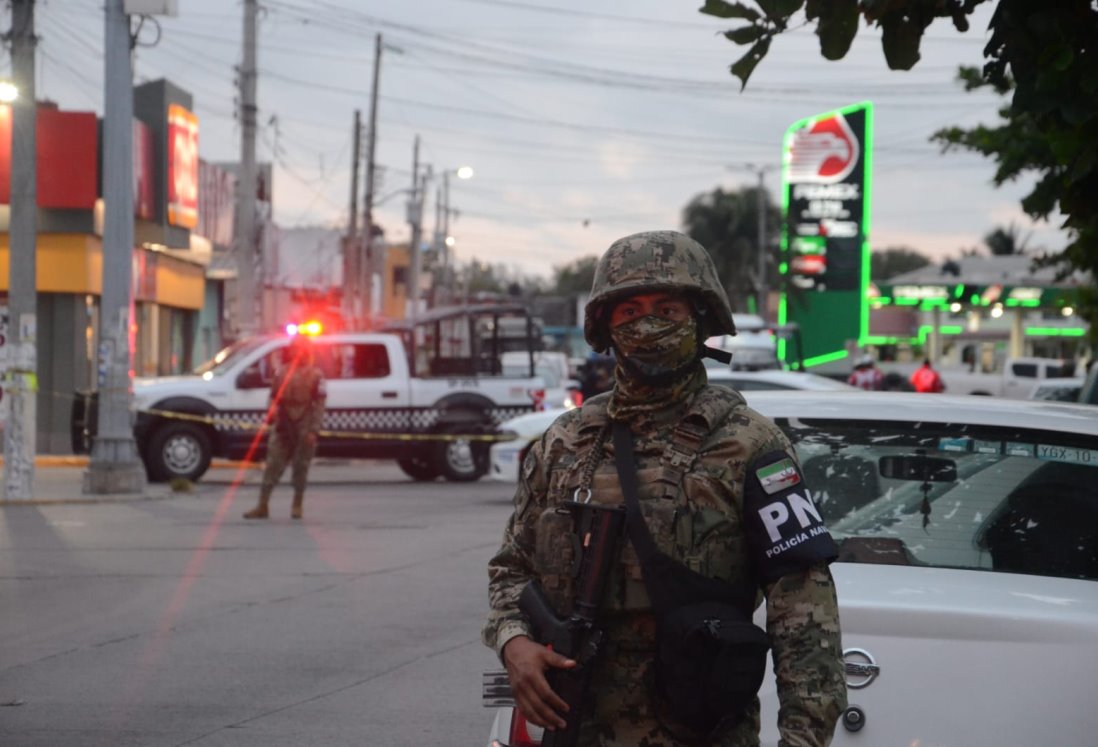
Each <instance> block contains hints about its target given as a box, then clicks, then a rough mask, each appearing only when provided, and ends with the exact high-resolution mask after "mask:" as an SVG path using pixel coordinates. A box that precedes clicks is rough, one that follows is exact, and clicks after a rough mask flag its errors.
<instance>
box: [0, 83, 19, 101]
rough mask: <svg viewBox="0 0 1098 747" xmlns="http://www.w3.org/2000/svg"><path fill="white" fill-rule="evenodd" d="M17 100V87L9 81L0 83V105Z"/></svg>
mask: <svg viewBox="0 0 1098 747" xmlns="http://www.w3.org/2000/svg"><path fill="white" fill-rule="evenodd" d="M17 98H19V87H18V86H16V85H15V84H14V83H12V82H11V81H10V80H4V81H0V104H10V103H12V102H14V101H15V100H16V99H17Z"/></svg>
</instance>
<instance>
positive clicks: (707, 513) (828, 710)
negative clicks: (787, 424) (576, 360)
mask: <svg viewBox="0 0 1098 747" xmlns="http://www.w3.org/2000/svg"><path fill="white" fill-rule="evenodd" d="M584 333H585V336H586V339H587V341H588V343H590V344H591V346H592V348H594V349H595V350H597V351H603V350H606V349H608V348H610V347H613V348H614V350H615V352H616V354H617V361H618V363H617V369H616V372H615V374H616V382H615V384H614V388H613V390H612V391H611V392H608V393H605V394H602V395H599V396H597V397H594V398H592V399H590V400H586V401H585V402H584V403H583V406H582V408H580V409H576V410H571V411H569V412H567V413H565V414H564V415H562V416H561V417H560V418H558V419H557V421H556V422H555V423H554V424H553V425H552V426H551V427H550V428H549V430H548V431H547V432H546V434H545V435H544V436H543V437H542V438H541V440H540V441H538V442H537V443H536V444H535V445H534V447H533V448H531V449H530V453H529V456H528V457H527V458H526V460H525V462H524V464H523V465H522V471H521V476H520V481H519V488H518V491H517V493H516V496H515V510H514V513H513V514H512V515H511V518H510V520H509V521H508V523H507V526H506V529H505V532H504V538H503V544H502V547H501V548H500V550H499V552H498V553H497V554H496V555H495V557H493V558H492V560H491V561H490V562H489V567H488V572H489V596H490V605H491V611H490V614H489V617H488V621H487V623H486V624H485V626H484V631H483V639H484V643H485V644H486V645H487V646H489V647H491V648H493V649H495V651H496V652H497V654H498V655H499V656H500V658H501V659H502V660H503V662H504V664H505V665H506V667H507V671H508V675H509V678H510V680H511V687H512V691H513V693H514V695H515V700H516V703H517V704H518V706H519V708H520V710H521V711H522V712H523V713H524V715H525V716H526V717H527V718H528V719H529V720H530V721H531V722H533V723H535V724H537V725H540V726H546V727H549V728H554V727H555V728H561V727H563V726H564V723H565V722H564V720H563V718H562V714H561V710H562V708H563V705H564V704H563V701H561V700H560V698H558V697H557V696H556V694H555V693H553V692H552V690H551V689H550V687H549V685H548V683H547V682H546V679H545V676H544V672H545V671H546V670H547V669H548V668H549V667H571V666H574V662H571V661H570V660H567V659H565V658H564V657H562V656H560V655H558V654H555V653H553V652H552V651H550V650H548V649H547V648H545V647H544V646H541V645H540V644H537V643H536V642H534V641H533V636H532V633H531V627H530V625H529V622H528V620H527V619H526V618H525V617H524V616H523V614H522V613H521V612H520V611H519V609H518V598H519V595H520V593H521V591H522V589H523V587H524V586H525V585H526V584H527V583H528V582H529V581H530V580H532V579H537V580H539V581H540V582H541V585H542V587H543V588H544V589H545V591H546V593H547V595H548V596H549V597H550V599H551V600H552V602H553V605H554V607H555V609H556V611H557V613H558V614H559V615H566V614H568V611H569V610H570V608H571V607H570V605H571V595H572V593H573V585H574V581H575V579H574V578H573V577H572V568H573V562H574V560H575V553H576V548H575V547H574V546H573V537H574V535H573V534H571V533H572V526H571V517H570V516H569V515H568V513H567V512H558V511H556V510H554V509H555V508H556V507H557V506H558V505H559V504H560V503H561V502H562V501H565V500H568V499H570V498H571V497H572V496H573V494H574V493H575V491H576V490H577V488H580V489H583V488H588V487H589V488H590V489H591V490H592V497H591V501H592V502H595V503H607V504H620V503H622V501H623V499H622V495H621V491H620V487H619V481H618V475H617V471H616V468H615V462H614V457H613V443H612V441H611V440H610V439H607V438H606V437H605V433H606V430H607V426H608V423H609V421H611V420H624V421H625V422H627V423H628V424H629V426H630V429H631V431H632V433H633V437H634V449H635V452H636V456H635V458H636V468H637V472H638V478H639V479H638V482H639V484H640V502H641V508H642V512H643V514H644V516H645V519H646V522H647V524H648V526H649V528H650V530H651V532H652V535H653V537H654V538H655V541H656V543H657V544H658V546H659V549H660V551H661V552H663V553H666V554H668V555H670V556H672V557H674V558H676V559H678V560H680V561H682V562H683V563H685V564H686V565H687V566H688V567H690V568H691V569H693V570H694V571H697V572H699V573H702V574H706V575H709V576H712V577H717V578H721V579H724V580H726V581H729V582H732V583H743V582H748V581H750V580H757V578H758V577H757V576H752V575H749V573H750V572H751V571H750V569H752V568H756V567H757V566H756V561H757V558H759V557H760V555H759V553H758V551H757V548H756V545H757V544H758V542H755V541H753V539H752V537H751V536H750V534H749V532H748V531H747V529H746V525H747V523H748V522H747V519H748V517H747V516H745V511H744V505H745V492H749V491H745V484H746V483H747V480H748V477H749V476H752V475H759V479H762V474H763V473H762V472H761V471H756V470H755V468H754V463H755V461H756V460H757V459H758V458H759V457H761V456H763V455H768V454H770V455H772V454H774V453H775V452H779V456H780V457H788V458H789V459H791V460H792V461H793V463H794V464H795V456H794V455H793V451H792V448H791V445H790V443H789V441H788V440H787V439H786V437H785V435H784V434H783V433H782V432H781V431H780V430H779V429H778V428H777V426H775V425H774V424H773V423H772V422H771V421H769V420H768V419H766V418H765V417H763V416H762V415H760V414H759V413H757V412H755V411H753V410H751V409H750V408H748V407H747V406H746V404H745V403H744V400H743V398H742V397H741V396H740V395H739V394H738V393H737V392H735V391H733V390H731V389H728V388H725V387H716V386H708V385H707V381H706V375H705V367H704V365H703V364H702V361H701V355H702V350H703V343H704V340H705V339H706V338H707V337H708V336H711V335H718V334H734V333H735V328H734V325H733V322H732V315H731V308H730V306H729V303H728V299H727V296H726V295H725V292H724V289H723V288H722V286H721V284H720V282H719V280H718V278H717V275H716V270H715V268H714V266H713V263H712V261H711V259H710V257H709V255H708V253H707V252H706V250H705V249H704V248H703V247H702V246H701V245H699V244H698V243H696V242H695V241H693V240H692V239H690V238H689V237H687V236H684V235H682V234H680V233H677V232H673V231H655V232H648V233H640V234H635V235H632V236H627V237H625V238H623V239H620V240H618V241H616V242H615V243H614V244H613V245H612V246H611V247H610V248H609V250H608V251H607V252H606V254H605V255H604V256H603V257H602V259H601V260H600V262H599V264H598V268H597V270H596V273H595V280H594V285H593V288H592V294H591V299H590V301H589V303H588V304H587V307H586V313H585V320H584ZM688 416H689V417H688ZM669 442H672V447H669V446H668V443H669ZM676 443H677V444H678V447H675V446H674V444H676ZM676 452H678V454H679V456H680V458H676V457H675V453H676ZM782 452H784V453H782ZM669 454H670V455H671V458H670V459H669V458H668V455H669ZM798 474H799V473H798ZM767 479H768V480H769V479H772V478H767ZM754 485H756V486H759V485H763V486H764V489H765V490H766V492H770V489H769V488H766V487H765V485H766V482H760V481H759V480H756V481H755V482H754ZM756 491H757V488H756ZM821 528H822V527H821ZM825 533H826V532H825ZM828 540H829V541H830V538H829V537H828ZM770 551H771V552H774V549H773V548H771V550H770ZM779 573H781V574H783V575H781V576H780V577H776V578H775V577H774V574H771V580H768V581H766V582H758V583H757V584H752V585H753V586H754V588H758V587H759V586H761V587H762V588H761V591H762V592H763V593H765V597H766V629H767V633H768V635H769V638H770V641H771V649H772V656H773V669H774V671H775V673H776V679H777V686H778V696H779V699H780V703H781V707H780V712H779V715H778V727H779V730H780V732H781V741H780V742H779V744H780V745H781V747H824V745H827V744H828V743H829V742H830V741H831V737H832V734H833V732H834V728H835V724H836V721H837V719H838V717H839V715H840V714H841V712H842V710H843V709H844V708H845V706H846V684H845V681H844V673H843V662H842V647H841V641H840V635H839V615H838V605H837V600H836V594H835V587H834V584H833V581H832V577H831V574H830V572H829V570H828V567H827V562H826V561H820V562H812V563H810V564H807V565H804V566H803V567H792V568H790V567H789V566H788V565H787V566H785V567H783V568H781V570H779ZM608 587H609V590H608V592H607V598H606V599H605V601H604V603H603V607H602V609H601V611H600V623H601V624H603V625H604V626H605V628H606V630H607V633H608V635H607V639H608V641H609V643H608V644H607V646H606V650H605V655H604V656H603V658H602V659H601V660H599V661H598V662H597V664H596V668H595V672H594V681H593V686H592V688H591V701H592V702H591V703H590V704H589V711H587V712H585V715H584V718H583V722H582V723H583V726H582V730H581V736H580V744H582V745H584V746H585V747H595V746H597V747H637V746H638V745H643V746H644V747H681V746H684V745H686V744H691V745H698V744H704V745H711V746H714V747H716V746H718V745H719V746H720V747H749V746H751V745H758V744H759V736H758V735H759V728H760V723H759V705H758V699H757V698H756V699H755V701H754V704H753V705H752V706H751V707H749V708H748V710H747V712H746V715H745V716H744V717H743V718H740V719H739V720H738V721H736V722H734V723H733V724H725V725H724V728H723V729H718V730H717V731H716V732H715V733H713V734H708V735H697V734H693V735H691V734H690V733H689V730H686V729H685V728H684V727H680V726H678V725H676V724H675V723H674V721H673V719H671V718H670V717H669V716H668V714H667V713H666V712H665V709H664V708H662V707H661V703H660V698H659V696H658V695H657V694H656V692H655V688H654V683H653V656H654V652H655V649H656V645H655V619H654V616H653V614H652V611H651V605H650V602H649V598H648V593H647V591H646V588H645V585H644V582H643V580H642V577H641V568H640V565H639V562H638V559H637V555H636V552H635V550H634V549H633V546H632V543H630V542H628V541H627V542H625V543H624V549H623V551H622V554H621V557H620V561H619V563H618V565H617V567H616V568H615V569H614V573H613V574H612V576H611V578H610V581H609V585H608ZM758 601H759V598H758V597H757V603H758Z"/></svg>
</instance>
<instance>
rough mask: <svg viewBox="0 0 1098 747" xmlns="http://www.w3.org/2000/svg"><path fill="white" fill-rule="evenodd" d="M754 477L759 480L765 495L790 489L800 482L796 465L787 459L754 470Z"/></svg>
mask: <svg viewBox="0 0 1098 747" xmlns="http://www.w3.org/2000/svg"><path fill="white" fill-rule="evenodd" d="M755 476H756V477H758V478H759V484H760V485H762V489H763V490H764V491H765V492H766V494H767V495H773V494H774V493H777V492H778V491H780V490H785V489H786V488H791V487H793V486H794V485H796V484H798V483H799V482H800V481H801V475H800V473H799V472H797V465H795V464H793V460H792V459H789V458H788V457H787V458H785V459H780V460H778V461H777V462H774V463H773V464H768V465H767V466H765V467H762V468H761V469H758V470H755Z"/></svg>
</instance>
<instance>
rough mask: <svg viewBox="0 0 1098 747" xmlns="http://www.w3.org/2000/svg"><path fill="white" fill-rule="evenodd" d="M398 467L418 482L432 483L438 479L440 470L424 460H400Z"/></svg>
mask: <svg viewBox="0 0 1098 747" xmlns="http://www.w3.org/2000/svg"><path fill="white" fill-rule="evenodd" d="M397 466H399V467H400V469H401V470H402V471H403V472H404V474H406V475H408V477H410V478H412V479H413V480H415V481H416V482H431V481H433V480H435V479H437V478H438V468H437V467H435V465H433V464H431V463H430V462H425V461H423V460H422V459H416V458H409V459H398V460H397Z"/></svg>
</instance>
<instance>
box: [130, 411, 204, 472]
mask: <svg viewBox="0 0 1098 747" xmlns="http://www.w3.org/2000/svg"><path fill="white" fill-rule="evenodd" d="M210 457H211V454H210V437H209V436H208V435H206V431H205V430H203V429H202V428H200V427H199V426H197V425H194V424H193V423H167V424H166V425H163V426H161V427H160V428H158V429H157V430H156V431H155V432H154V433H153V435H152V438H151V439H149V448H148V451H147V452H146V458H145V465H146V471H147V472H148V474H149V480H150V481H152V482H167V481H168V480H171V479H172V478H175V477H184V478H186V479H188V480H197V479H198V478H200V477H202V475H204V474H206V470H207V469H209V468H210Z"/></svg>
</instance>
